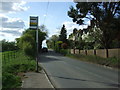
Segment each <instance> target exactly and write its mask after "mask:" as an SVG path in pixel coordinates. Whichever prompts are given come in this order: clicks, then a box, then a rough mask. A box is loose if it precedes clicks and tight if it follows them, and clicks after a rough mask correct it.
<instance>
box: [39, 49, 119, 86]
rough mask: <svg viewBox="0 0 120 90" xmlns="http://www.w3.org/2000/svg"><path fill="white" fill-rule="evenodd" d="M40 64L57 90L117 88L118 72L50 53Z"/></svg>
mask: <svg viewBox="0 0 120 90" xmlns="http://www.w3.org/2000/svg"><path fill="white" fill-rule="evenodd" d="M39 62H40V63H41V65H42V66H43V67H44V69H45V70H46V72H47V74H48V76H49V78H50V80H51V81H52V83H53V84H54V86H55V87H56V88H117V87H118V85H119V83H118V71H117V70H113V69H108V68H105V67H103V66H99V65H96V64H90V63H87V62H82V61H79V60H74V59H72V58H68V57H65V56H62V55H60V54H57V53H55V52H54V51H52V50H51V51H49V52H48V53H44V54H42V55H40V60H39Z"/></svg>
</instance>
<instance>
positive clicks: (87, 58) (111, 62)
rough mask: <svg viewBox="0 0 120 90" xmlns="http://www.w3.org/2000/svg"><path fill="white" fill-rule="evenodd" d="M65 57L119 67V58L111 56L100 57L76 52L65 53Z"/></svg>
mask: <svg viewBox="0 0 120 90" xmlns="http://www.w3.org/2000/svg"><path fill="white" fill-rule="evenodd" d="M66 56H67V57H70V58H75V59H77V60H81V61H86V62H91V63H95V64H99V65H104V66H108V67H112V68H116V69H120V64H119V63H120V58H116V57H112V58H102V57H98V56H91V55H87V56H86V55H80V54H79V55H78V54H66Z"/></svg>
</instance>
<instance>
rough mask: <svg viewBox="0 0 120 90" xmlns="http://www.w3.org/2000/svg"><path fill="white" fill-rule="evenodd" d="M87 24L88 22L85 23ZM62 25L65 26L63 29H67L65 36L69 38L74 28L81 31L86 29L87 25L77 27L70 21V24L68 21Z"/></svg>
mask: <svg viewBox="0 0 120 90" xmlns="http://www.w3.org/2000/svg"><path fill="white" fill-rule="evenodd" d="M87 23H89V22H87ZM63 24H64V25H65V27H66V29H67V36H69V35H70V34H71V33H72V32H73V29H74V28H77V29H81V30H82V29H84V28H87V27H88V25H78V24H76V23H74V22H72V21H71V22H70V21H65V22H63V23H62V25H63Z"/></svg>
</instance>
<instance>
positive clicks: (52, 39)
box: [46, 35, 59, 49]
mask: <svg viewBox="0 0 120 90" xmlns="http://www.w3.org/2000/svg"><path fill="white" fill-rule="evenodd" d="M58 39H59V37H58V36H57V35H52V37H50V39H48V40H47V41H46V43H47V46H48V48H52V49H55V43H56V42H57V41H58Z"/></svg>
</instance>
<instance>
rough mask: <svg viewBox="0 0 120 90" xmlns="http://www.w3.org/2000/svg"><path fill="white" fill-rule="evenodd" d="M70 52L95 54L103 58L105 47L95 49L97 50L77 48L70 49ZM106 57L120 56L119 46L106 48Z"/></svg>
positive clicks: (104, 56)
mask: <svg viewBox="0 0 120 90" xmlns="http://www.w3.org/2000/svg"><path fill="white" fill-rule="evenodd" d="M70 53H71V54H83V55H96V56H100V57H103V58H107V51H106V49H97V50H79V49H71V50H70ZM108 57H117V58H120V48H116V49H108Z"/></svg>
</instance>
